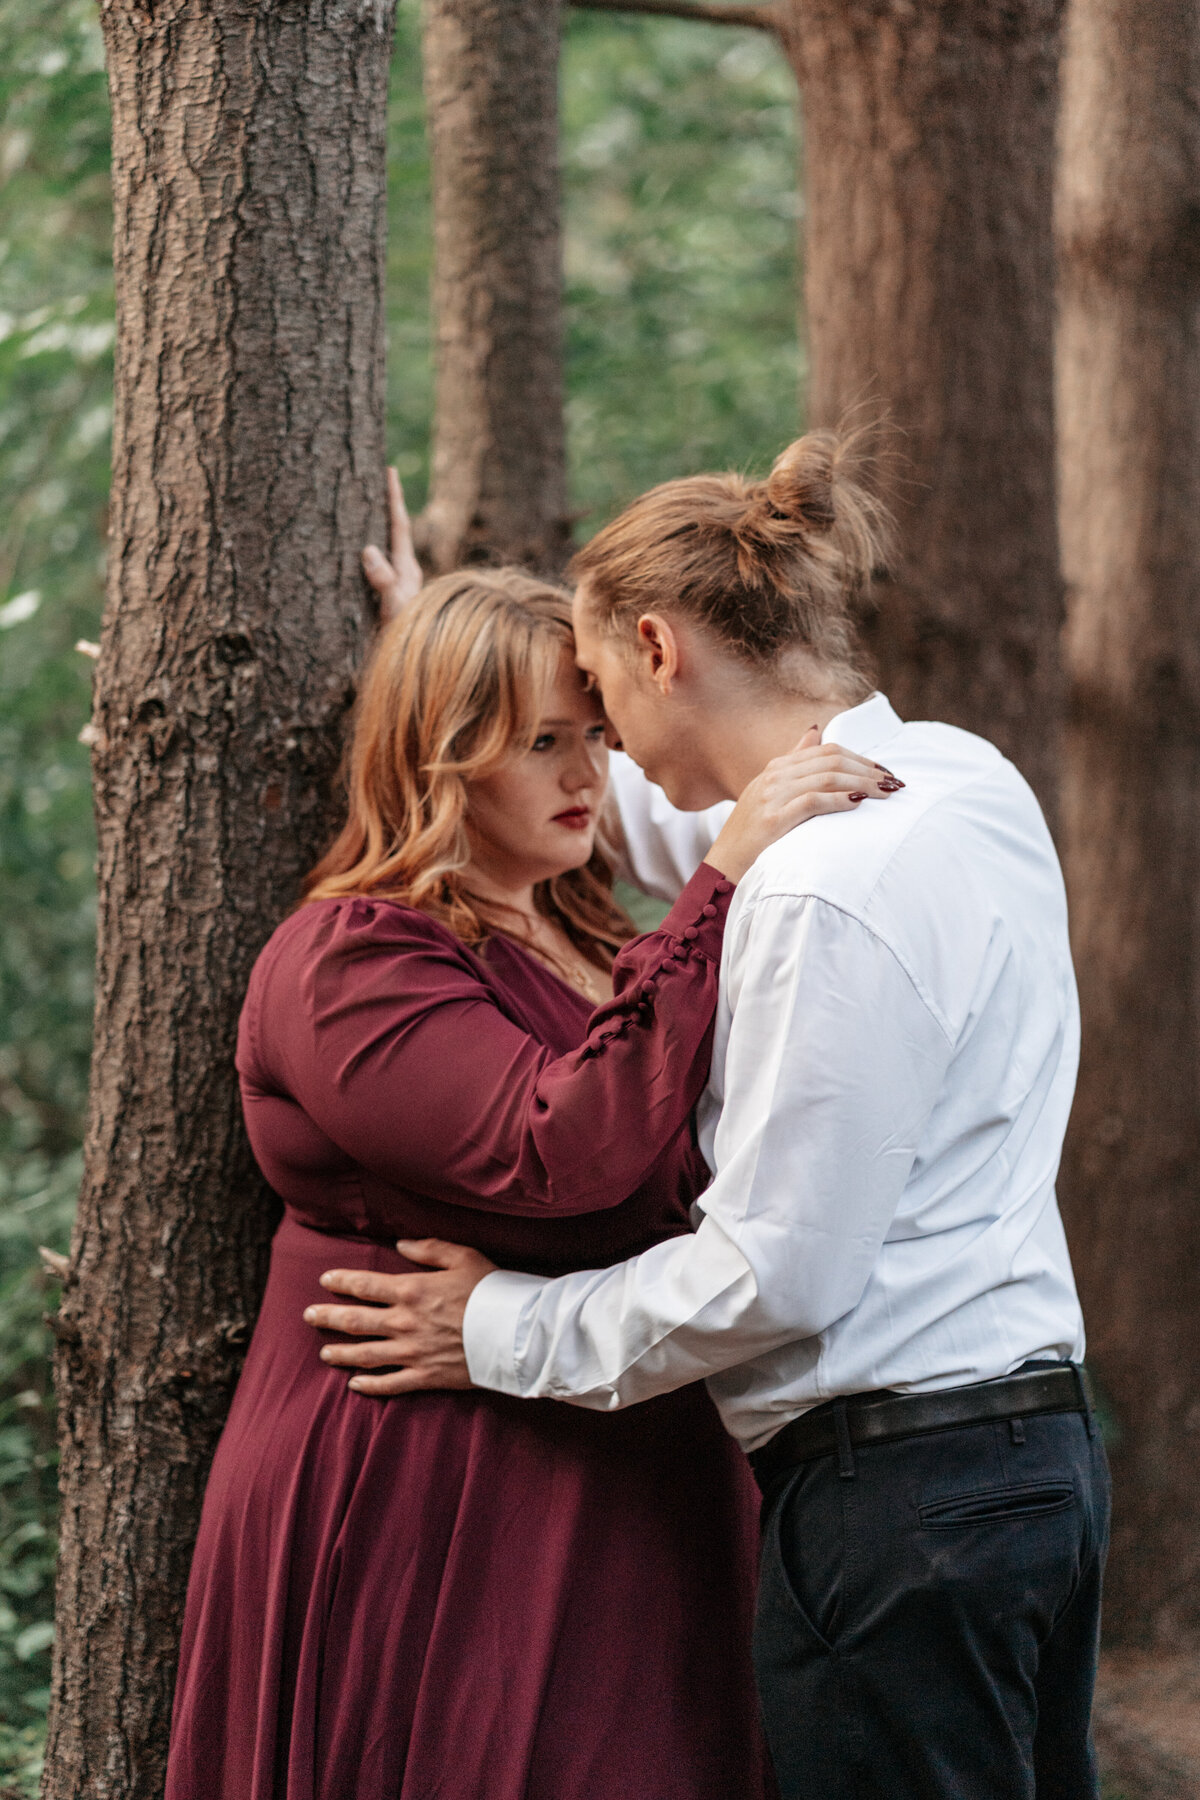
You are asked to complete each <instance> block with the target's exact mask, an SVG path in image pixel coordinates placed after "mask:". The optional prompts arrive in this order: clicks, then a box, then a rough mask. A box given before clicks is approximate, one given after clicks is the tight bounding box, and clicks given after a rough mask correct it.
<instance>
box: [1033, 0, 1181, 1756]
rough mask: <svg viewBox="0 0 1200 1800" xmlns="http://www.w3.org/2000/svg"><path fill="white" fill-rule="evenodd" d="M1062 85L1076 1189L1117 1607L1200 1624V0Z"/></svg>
mask: <svg viewBox="0 0 1200 1800" xmlns="http://www.w3.org/2000/svg"><path fill="white" fill-rule="evenodd" d="M1063 100H1064V122H1063V161H1062V175H1061V181H1060V189H1059V196H1058V227H1059V236H1060V254H1061V271H1062V274H1061V280H1062V314H1061V318H1062V324H1061V338H1060V345H1059V359H1060V360H1059V370H1060V373H1059V383H1060V387H1059V413H1060V421H1061V443H1062V466H1061V478H1062V532H1063V555H1064V564H1065V569H1066V575H1067V591H1068V596H1069V618H1068V630H1067V638H1066V644H1067V663H1068V674H1069V682H1070V699H1069V720H1068V730H1067V739H1066V778H1065V788H1064V802H1063V834H1064V848H1065V853H1066V865H1067V878H1068V885H1069V889H1070V898H1071V906H1072V921H1073V932H1074V940H1075V952H1076V961H1077V965H1078V969H1079V978H1080V986H1081V991H1082V1000H1083V1009H1084V1036H1083V1065H1082V1071H1081V1078H1080V1087H1079V1097H1078V1100H1077V1102H1076V1108H1075V1115H1074V1121H1073V1127H1072V1136H1071V1139H1070V1140H1069V1143H1068V1156H1067V1163H1066V1167H1065V1169H1064V1180H1063V1191H1064V1201H1065V1205H1066V1212H1067V1223H1068V1229H1069V1231H1070V1235H1071V1242H1072V1246H1073V1249H1074V1253H1075V1259H1076V1266H1077V1269H1078V1273H1079V1277H1080V1282H1081V1286H1082V1290H1083V1300H1084V1309H1085V1313H1086V1316H1087V1321H1088V1333H1089V1360H1090V1361H1091V1362H1092V1363H1093V1365H1094V1367H1095V1368H1096V1370H1097V1372H1098V1374H1099V1376H1100V1378H1101V1381H1102V1382H1103V1384H1104V1386H1105V1388H1106V1389H1107V1390H1108V1394H1109V1397H1110V1400H1111V1403H1112V1407H1113V1411H1114V1413H1115V1417H1116V1424H1117V1426H1118V1429H1119V1433H1120V1437H1119V1441H1118V1442H1116V1443H1115V1444H1114V1446H1113V1448H1112V1463H1113V1474H1114V1478H1115V1482H1116V1492H1117V1504H1116V1508H1115V1514H1114V1530H1115V1535H1114V1543H1113V1554H1112V1559H1111V1562H1110V1565H1109V1580H1108V1587H1107V1595H1106V1599H1107V1620H1108V1630H1109V1633H1110V1635H1111V1637H1112V1638H1113V1639H1114V1640H1116V1641H1118V1642H1122V1643H1124V1644H1126V1645H1137V1644H1139V1643H1140V1644H1143V1645H1145V1644H1150V1645H1155V1646H1158V1647H1160V1648H1161V1647H1164V1646H1165V1647H1169V1646H1172V1645H1190V1646H1191V1648H1192V1649H1193V1650H1196V1649H1200V1495H1198V1490H1197V1485H1196V1478H1195V1453H1194V1450H1193V1449H1192V1448H1191V1447H1192V1446H1194V1445H1195V1444H1196V1443H1197V1442H1198V1441H1200V1440H1198V1438H1197V1432H1198V1431H1200V1398H1198V1396H1200V1083H1198V1081H1197V1069H1198V1068H1200V909H1198V907H1197V894H1198V893H1200V535H1198V533H1197V521H1198V519H1200V225H1198V221H1200V12H1197V9H1196V8H1195V7H1194V6H1193V5H1191V4H1190V3H1188V0H1159V3H1158V4H1157V5H1155V6H1152V7H1144V6H1140V5H1138V4H1137V0H1074V4H1073V12H1072V14H1071V17H1070V26H1069V30H1068V37H1067V55H1066V59H1065V65H1064V94H1063ZM1164 1791H1165V1790H1164Z"/></svg>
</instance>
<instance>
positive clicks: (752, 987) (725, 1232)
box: [464, 896, 952, 1409]
mask: <svg viewBox="0 0 1200 1800" xmlns="http://www.w3.org/2000/svg"><path fill="white" fill-rule="evenodd" d="M734 929H735V930H736V939H735V941H733V942H731V944H730V946H729V948H728V950H727V972H728V978H729V981H728V988H729V991H728V996H727V997H728V1001H729V1005H730V1009H731V1011H730V1017H729V1023H728V1042H727V1048H726V1053H725V1058H724V1065H723V1080H724V1092H723V1104H722V1111H721V1116H720V1121H719V1123H718V1126H717V1130H716V1134H715V1138H714V1145H713V1159H714V1160H715V1165H716V1173H715V1175H714V1177H713V1181H712V1185H711V1186H710V1187H709V1188H708V1190H707V1191H706V1192H705V1194H704V1195H703V1196H702V1197H701V1200H700V1202H699V1205H700V1207H701V1209H702V1212H703V1217H702V1219H701V1222H700V1226H699V1229H698V1230H697V1232H696V1233H695V1235H694V1236H692V1237H690V1238H688V1237H685V1238H676V1239H673V1240H671V1241H670V1242H667V1243H663V1244H659V1245H657V1246H655V1247H654V1248H653V1249H651V1250H649V1251H647V1252H645V1253H644V1254H643V1255H641V1256H638V1257H634V1258H632V1259H631V1260H630V1261H628V1262H625V1263H622V1264H619V1265H618V1266H617V1267H615V1268H612V1269H603V1270H591V1271H584V1272H582V1273H579V1274H574V1275H568V1276H565V1277H562V1278H561V1279H558V1280H553V1281H545V1280H541V1279H538V1278H535V1277H531V1276H526V1275H519V1274H512V1273H509V1272H507V1271H500V1272H497V1273H496V1274H494V1275H489V1276H488V1277H487V1278H486V1280H484V1281H483V1282H481V1283H480V1284H479V1286H478V1287H477V1288H476V1289H475V1291H474V1293H473V1294H472V1296H471V1300H470V1303H469V1305H468V1307H467V1315H466V1320H465V1323H464V1337H465V1342H466V1350H467V1361H468V1365H469V1368H470V1371H471V1376H472V1379H473V1380H474V1381H475V1382H476V1383H477V1384H478V1385H479V1386H481V1387H492V1388H498V1389H500V1390H502V1391H504V1392H507V1393H512V1394H517V1395H522V1396H526V1397H533V1396H537V1395H543V1396H548V1397H553V1398H557V1399H563V1400H572V1401H575V1402H576V1403H578V1404H580V1405H584V1406H591V1407H596V1408H604V1409H607V1408H614V1407H619V1406H624V1405H628V1404H630V1403H631V1402H634V1401H638V1400H644V1399H647V1398H649V1396H651V1395H652V1394H657V1393H663V1392H666V1391H667V1390H669V1389H671V1388H675V1387H679V1386H681V1385H683V1384H684V1383H685V1382H689V1381H694V1380H697V1379H699V1378H700V1377H703V1376H706V1375H711V1374H715V1373H717V1372H718V1371H719V1370H721V1369H726V1368H731V1367H733V1366H734V1365H736V1364H738V1363H742V1362H748V1361H750V1360H752V1359H753V1358H754V1357H756V1356H759V1355H762V1354H764V1353H766V1352H768V1351H770V1350H774V1349H776V1348H778V1347H779V1346H780V1345H782V1344H785V1343H790V1342H795V1341H798V1340H801V1339H805V1338H812V1337H815V1336H817V1334H819V1333H820V1332H822V1331H824V1330H826V1329H827V1328H828V1327H829V1326H830V1325H832V1324H833V1323H834V1321H835V1320H837V1319H839V1318H841V1317H842V1316H843V1315H844V1314H846V1313H847V1312H849V1311H850V1310H851V1309H852V1308H853V1307H854V1306H855V1305H856V1304H857V1302H858V1300H859V1298H860V1296H861V1295H862V1292H863V1289H864V1287H865V1286H866V1282H867V1279H868V1276H869V1275H870V1272H871V1269H872V1266H873V1264H874V1262H875V1260H876V1257H877V1256H878V1253H879V1249H880V1246H881V1244H882V1242H883V1240H884V1237H885V1236H886V1234H887V1232H888V1229H889V1226H890V1225H891V1222H892V1220H893V1217H894V1215H895V1212H896V1208H897V1206H898V1203H899V1200H900V1197H901V1194H902V1193H903V1191H904V1188H905V1186H906V1184H907V1181H908V1178H909V1174H910V1171H911V1169H912V1165H913V1161H914V1158H915V1156H916V1154H917V1145H918V1142H919V1139H920V1136H921V1133H922V1130H923V1128H924V1126H925V1123H926V1121H927V1119H928V1118H929V1115H930V1113H931V1111H932V1109H933V1107H934V1105H935V1104H936V1100H937V1096H938V1094H939V1092H940V1090H941V1086H942V1082H943V1078H944V1075H945V1071H946V1068H947V1066H948V1064H949V1061H950V1057H951V1054H952V1046H951V1044H950V1042H949V1039H948V1037H947V1036H946V1034H945V1032H944V1030H943V1028H942V1025H941V1023H940V1021H939V1019H938V1018H937V1017H936V1016H935V1014H934V1012H933V1010H932V1009H931V1008H930V1006H928V1005H927V1004H926V1002H925V1000H924V998H923V997H922V995H921V993H920V992H919V991H918V989H917V987H916V985H915V984H914V982H913V980H912V979H911V977H910V975H909V974H908V972H907V971H906V969H905V968H904V967H903V966H902V964H901V963H900V961H899V960H898V959H897V957H896V955H895V954H894V953H893V951H892V950H891V949H889V947H888V946H887V945H886V944H885V943H884V942H882V941H881V939H880V938H879V937H878V936H876V935H875V934H874V933H873V932H872V931H871V930H870V929H869V928H868V927H867V926H865V925H864V924H862V923H861V922H860V921H859V920H857V919H856V918H853V917H852V916H850V915H848V914H846V913H844V912H842V911H840V910H839V909H838V908H836V907H833V906H831V905H829V904H827V903H826V902H824V901H821V900H818V899H814V898H811V897H805V898H795V897H790V896H784V897H770V898H765V899H762V900H759V901H758V902H757V903H755V904H754V905H753V906H751V907H748V908H747V911H746V913H745V914H743V916H742V918H741V919H739V920H738V922H737V925H736V927H735V928H734Z"/></svg>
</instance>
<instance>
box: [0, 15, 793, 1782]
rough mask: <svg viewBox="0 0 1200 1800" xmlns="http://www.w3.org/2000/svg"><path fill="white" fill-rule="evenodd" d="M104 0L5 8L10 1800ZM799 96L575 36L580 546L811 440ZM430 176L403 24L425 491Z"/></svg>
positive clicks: (753, 74) (0, 1432) (767, 47)
mask: <svg viewBox="0 0 1200 1800" xmlns="http://www.w3.org/2000/svg"><path fill="white" fill-rule="evenodd" d="M97 20H98V15H97V11H96V9H95V7H94V5H92V4H91V3H90V0H40V3H37V0H0V97H2V101H3V105H2V111H0V117H2V119H3V123H2V124H0V1787H3V1785H4V1783H5V1782H8V1783H10V1784H11V1783H16V1784H17V1786H18V1788H19V1790H20V1791H28V1792H29V1793H33V1792H34V1791H36V1790H35V1787H34V1786H33V1785H31V1784H33V1783H35V1782H36V1774H37V1767H38V1759H39V1755H40V1750H39V1745H40V1718H41V1714H42V1712H43V1711H44V1707H45V1701H46V1688H47V1682H48V1678H49V1674H48V1671H49V1644H50V1640H51V1636H52V1627H51V1624H50V1617H51V1610H52V1607H51V1602H52V1580H53V1552H54V1540H53V1522H54V1434H53V1417H52V1407H51V1402H50V1398H49V1387H48V1376H47V1364H46V1344H45V1332H44V1328H43V1326H42V1324H41V1314H42V1311H43V1309H44V1308H45V1307H46V1306H47V1304H49V1303H50V1302H51V1297H50V1296H49V1295H48V1294H47V1292H46V1290H45V1284H44V1278H43V1276H42V1275H41V1273H40V1271H39V1268H38V1263H37V1256H36V1246H37V1244H38V1243H48V1244H50V1245H51V1246H52V1247H54V1248H57V1249H64V1248H65V1247H66V1243H67V1238H68V1235H69V1229H70V1215H71V1207H72V1200H73V1195H74V1192H75V1188H76V1184H77V1180H78V1149H77V1146H78V1143H79V1139H80V1135H81V1132H82V1124H83V1111H84V1103H85V1097H86V1081H87V1055H88V1038H89V1028H90V1020H91V981H92V953H93V936H94V901H93V885H92V860H93V847H92V828H91V801H90V793H89V784H88V757H87V751H86V748H85V747H84V745H83V744H81V743H80V742H79V731H80V729H81V727H82V726H83V725H84V724H85V723H86V720H87V717H88V710H89V683H90V672H91V664H90V663H89V662H88V661H87V660H86V659H85V658H84V657H82V656H81V655H79V654H78V653H77V652H76V650H75V649H74V645H75V642H76V640H77V639H80V638H83V639H89V640H94V639H95V638H96V637H97V636H98V634H99V621H100V611H101V606H102V603H103V586H104V575H103V566H104V533H105V505H106V496H107V487H108V459H109V435H110V429H111V406H112V339H113V323H112V319H113V298H112V274H111V266H110V234H111V210H110V194H109V185H108V164H109V144H108V107H107V95H106V89H105V82H104V75H103V66H102V51H101V43H100V33H99V26H98V22H97ZM794 107H795V91H794V85H793V81H792V77H791V74H790V72H789V71H788V69H787V67H786V64H785V63H784V60H783V57H782V55H781V53H780V52H779V50H778V49H777V47H776V46H775V45H774V44H773V43H772V41H771V40H770V39H769V38H768V37H767V36H766V35H765V34H762V33H755V32H746V31H730V30H726V29H724V28H719V27H709V26H703V25H691V24H685V23H681V22H678V21H669V20H662V21H657V20H650V19H645V18H640V19H635V18H632V17H631V18H621V17H620V16H616V15H605V16H601V15H599V14H589V13H586V12H578V13H572V12H570V11H568V13H567V15H566V24H565V37H564V57H563V167H564V178H565V188H566V197H567V218H566V273H567V290H566V293H567V375H568V390H569V424H570V444H571V458H572V486H573V493H574V504H575V506H576V508H577V509H578V512H579V514H580V535H581V536H585V535H587V534H589V533H590V532H591V531H592V530H593V529H595V527H596V526H597V525H598V524H600V523H601V522H602V520H603V519H604V518H605V517H606V516H608V515H609V514H611V513H612V512H613V511H614V510H615V509H616V508H617V507H618V506H619V505H621V504H622V503H623V502H624V501H625V500H627V499H628V498H629V497H630V496H631V495H632V494H634V493H635V492H637V491H639V490H640V489H642V488H644V487H646V486H648V485H650V484H651V483H653V482H655V481H659V480H663V479H665V478H667V477H668V476H671V475H675V474H681V473H684V472H687V471H690V470H695V469H698V468H702V467H721V466H743V465H745V464H747V463H754V464H757V465H759V466H761V465H762V464H764V463H765V462H766V461H768V460H769V458H770V456H771V455H772V454H773V453H774V452H775V451H776V450H777V449H778V448H779V447H780V446H781V445H782V444H783V443H784V442H785V441H786V440H787V439H788V438H789V437H790V436H792V435H793V433H794V430H795V423H796V416H797V399H796V396H797V389H798V384H799V379H800V374H801V371H800V369H799V367H798V361H797V350H796V333H795V307H796V283H795V269H794V255H795V252H794V240H795V217H794V212H795V200H794V194H795V182H794V160H795V124H794ZM429 205H430V202H429V169H428V158H427V154H426V147H425V135H424V119H423V102H422V94H421V78H420V27H419V17H418V10H417V6H416V4H415V0H401V4H400V8H399V14H398V21H397V39H396V59H395V65H394V70H393V80H392V90H391V102H390V109H389V219H390V242H389V251H388V288H389V292H388V336H389V371H388V442H389V449H390V453H391V455H392V456H393V458H394V459H395V460H396V461H397V463H398V464H399V467H400V472H401V475H402V477H403V479H404V481H405V484H406V488H407V490H408V493H409V498H410V501H411V503H412V504H413V506H414V507H417V506H420V505H421V504H422V503H423V501H424V499H425V493H426V487H427V482H428V458H429V421H430V412H431V406H432V387H433V382H432V358H431V351H430V322H429V297H428V288H429V272H430V221H429Z"/></svg>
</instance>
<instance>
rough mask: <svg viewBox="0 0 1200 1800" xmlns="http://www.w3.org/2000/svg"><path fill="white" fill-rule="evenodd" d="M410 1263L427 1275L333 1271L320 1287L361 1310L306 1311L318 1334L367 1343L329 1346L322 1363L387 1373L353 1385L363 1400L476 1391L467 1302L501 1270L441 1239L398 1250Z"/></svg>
mask: <svg viewBox="0 0 1200 1800" xmlns="http://www.w3.org/2000/svg"><path fill="white" fill-rule="evenodd" d="M396 1248H397V1250H399V1252H400V1254H401V1256H404V1257H407V1259H408V1261H409V1262H413V1263H421V1264H424V1265H426V1266H427V1268H428V1270H429V1273H428V1274H419V1275H384V1274H381V1273H379V1272H378V1271H376V1270H374V1269H329V1270H327V1271H326V1272H325V1274H324V1275H322V1277H321V1286H322V1287H325V1288H329V1289H330V1290H331V1292H333V1293H335V1294H347V1295H350V1296H352V1297H353V1299H355V1300H356V1301H359V1302H366V1304H365V1305H364V1304H360V1305H357V1306H344V1305H340V1304H336V1303H333V1302H327V1303H324V1304H322V1305H319V1306H310V1307H307V1308H306V1309H305V1313H304V1320H305V1323H306V1324H308V1325H313V1326H315V1327H316V1328H317V1330H318V1331H340V1332H343V1333H344V1334H345V1335H346V1336H347V1337H350V1338H354V1339H361V1340H362V1341H361V1342H354V1343H348V1344H326V1345H324V1347H323V1348H322V1350H321V1360H322V1361H323V1362H327V1363H332V1364H334V1365H335V1366H336V1367H339V1368H351V1369H358V1370H361V1371H377V1370H386V1371H387V1372H386V1373H385V1374H379V1373H374V1372H372V1373H360V1374H357V1375H355V1376H353V1378H352V1379H351V1381H350V1386H351V1387H352V1388H353V1389H354V1391H355V1392H356V1393H359V1394H376V1395H388V1394H411V1393H415V1392H417V1391H418V1390H419V1389H422V1388H469V1387H470V1386H471V1377H470V1374H469V1372H468V1370H467V1358H466V1353H465V1352H464V1350H463V1315H464V1313H465V1312H466V1310H467V1301H468V1300H469V1299H470V1297H471V1294H472V1293H473V1291H474V1289H475V1288H476V1287H477V1286H478V1284H479V1283H480V1282H481V1281H482V1280H483V1278H484V1276H485V1275H490V1274H491V1273H492V1271H493V1269H494V1268H495V1264H494V1263H490V1262H489V1261H488V1259H487V1257H486V1256H481V1255H480V1254H479V1252H478V1250H468V1249H466V1248H464V1246H463V1245H461V1244H446V1243H443V1242H442V1241H441V1240H440V1239H439V1238H421V1239H420V1240H419V1241H417V1242H410V1241H408V1240H405V1239H402V1240H401V1241H400V1242H399V1243H398V1244H397V1245H396Z"/></svg>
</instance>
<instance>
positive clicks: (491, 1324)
mask: <svg viewBox="0 0 1200 1800" xmlns="http://www.w3.org/2000/svg"><path fill="white" fill-rule="evenodd" d="M543 1285H544V1282H543V1278H542V1277H541V1276H540V1275H522V1274H520V1273H519V1272H518V1271H517V1270H515V1269H495V1270H493V1271H492V1273H491V1274H490V1275H485V1276H484V1278H483V1280H482V1281H479V1282H476V1284H475V1286H474V1288H472V1290H471V1294H470V1297H469V1299H468V1300H467V1310H466V1312H465V1313H464V1314H463V1326H462V1332H463V1350H464V1352H465V1354H466V1358H467V1368H468V1369H469V1371H470V1375H471V1381H472V1384H473V1385H474V1386H475V1387H480V1388H491V1389H492V1390H493V1392H495V1393H500V1394H515V1395H516V1396H517V1397H518V1398H522V1397H523V1392H524V1390H523V1389H522V1386H521V1379H520V1375H519V1373H518V1370H517V1350H516V1344H517V1333H518V1330H519V1328H520V1322H521V1314H522V1313H523V1312H524V1310H525V1307H526V1306H527V1305H528V1303H529V1302H530V1301H531V1300H532V1299H533V1298H535V1296H536V1294H537V1292H538V1290H539V1289H540V1288H541V1287H542V1286H543Z"/></svg>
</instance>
